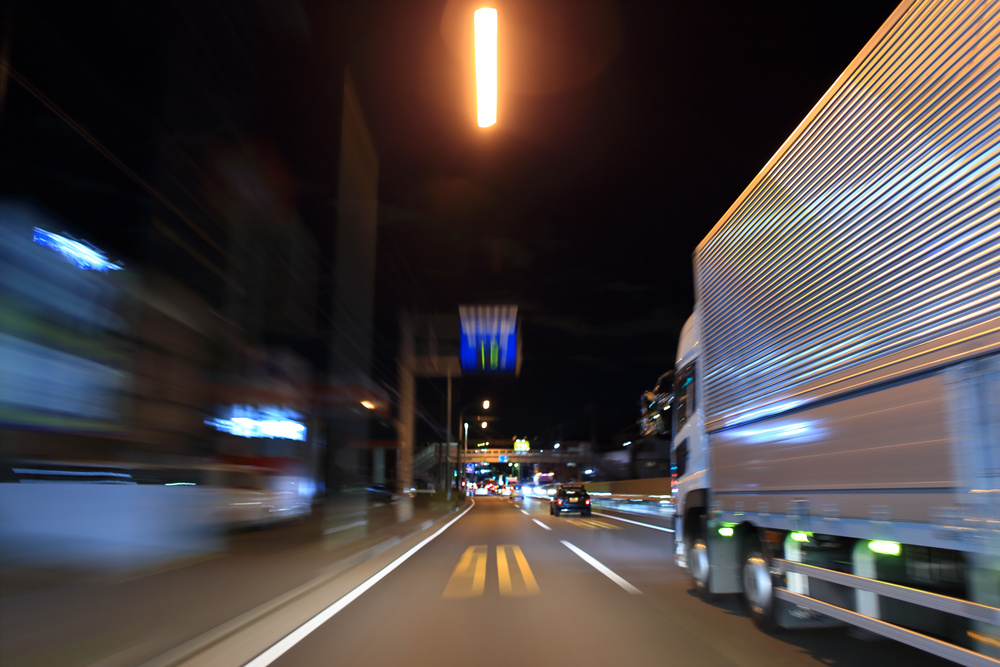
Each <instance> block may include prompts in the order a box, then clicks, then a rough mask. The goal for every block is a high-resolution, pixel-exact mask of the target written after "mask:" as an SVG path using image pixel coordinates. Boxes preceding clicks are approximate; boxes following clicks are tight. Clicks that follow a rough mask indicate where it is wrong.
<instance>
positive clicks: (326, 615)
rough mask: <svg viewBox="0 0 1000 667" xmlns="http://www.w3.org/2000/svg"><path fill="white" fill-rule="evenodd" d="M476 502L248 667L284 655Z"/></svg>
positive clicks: (264, 664)
mask: <svg viewBox="0 0 1000 667" xmlns="http://www.w3.org/2000/svg"><path fill="white" fill-rule="evenodd" d="M475 504H476V503H475V502H473V503H471V504H470V505H469V506H468V507H466V508H465V509H464V510H462V513H461V514H459V515H458V516H456V517H455V518H454V519H452V520H451V521H449V522H448V523H446V524H445V525H443V526H441V528H439V529H438V530H437V531H435V532H434V533H433V534H432V535H429V536H427V537H425V538H424V539H423V540H421V541H420V543H419V544H417V545H415V546H414V547H413V548H412V549H410V550H409V551H407V552H406V553H405V554H403V555H402V556H400V557H399V558H397V559H396V560H394V561H392V562H391V563H389V564H388V565H386V566H385V567H384V568H382V569H381V570H379V571H378V573H376V574H375V575H374V576H373V577H371V578H370V579H368V580H367V581H365V582H364V583H363V584H361V585H360V586H358V587H357V588H355V589H354V590H353V591H351V592H350V593H348V594H347V595H345V596H344V597H342V598H340V599H339V600H337V601H336V602H334V603H333V604H332V605H330V606H329V607H327V608H326V609H324V610H323V611H321V612H320V613H318V614H316V615H315V616H313V617H312V618H311V619H309V620H308V621H307V622H305V623H303V624H302V625H301V626H299V627H298V629H296V630H295V631H294V632H292V633H290V634H289V635H288V636H286V637H285V638H284V639H282V640H281V641H279V642H278V643H277V644H275V645H274V646H272V647H271V648H269V649H267V650H266V651H264V652H263V653H261V654H260V655H259V656H257V657H256V658H254V659H253V660H251V661H250V662H248V663H247V664H246V667H267V665H270V664H271V663H272V662H274V661H275V660H277V659H278V658H280V657H281V656H283V655H284V654H285V652H287V651H288V650H289V649H290V648H292V647H293V646H295V645H296V644H298V643H299V642H300V641H302V640H303V639H305V638H306V637H308V636H309V634H310V633H312V631H313V630H315V629H316V628H318V627H320V626H321V625H323V624H324V623H326V622H327V621H329V620H330V619H331V618H333V617H334V616H336V615H337V614H338V613H339V612H340V611H341V610H342V609H344V608H345V607H347V605H349V604H351V603H352V602H354V601H355V600H357V599H358V598H359V597H361V596H362V595H364V593H365V592H366V591H368V589H369V588H371V587H372V586H374V585H375V584H377V583H378V582H380V581H382V579H383V578H385V577H386V576H387V575H388V574H389V573H390V572H392V571H393V570H395V569H396V568H397V567H399V566H400V565H402V564H403V563H405V562H406V561H407V560H409V558H410V556H412V555H413V554H415V553H417V552H418V551H420V550H421V549H423V548H424V547H425V546H427V545H428V544H430V542H431V541H432V540H434V539H435V538H437V536H438V535H440V534H441V533H443V532H444V531H446V530H448V529H449V528H451V525H452V524H453V523H455V522H456V521H458V520H459V519H461V518H462V517H463V516H465V514H466V513H467V512H468V511H469V510H471V509H472V508H473V507H474V506H475Z"/></svg>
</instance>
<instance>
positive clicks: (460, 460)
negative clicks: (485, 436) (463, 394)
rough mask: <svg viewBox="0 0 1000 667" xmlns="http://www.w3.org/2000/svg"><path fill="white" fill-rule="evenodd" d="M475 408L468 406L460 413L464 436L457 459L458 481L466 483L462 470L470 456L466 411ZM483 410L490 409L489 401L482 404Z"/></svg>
mask: <svg viewBox="0 0 1000 667" xmlns="http://www.w3.org/2000/svg"><path fill="white" fill-rule="evenodd" d="M474 407H476V406H475V405H467V406H465V407H464V408H462V409H461V410H460V411H459V413H458V428H459V432H460V433H461V434H462V447H460V448H459V449H458V452H457V453H456V457H455V458H457V459H458V470H459V476H458V479H459V480H462V481H465V472H464V470H463V469H462V465H463V463H464V460H466V459H468V456H469V424H468V423H467V422H466V421H465V411H466V410H468V409H469V408H474ZM482 408H483V410H489V409H490V402H489V399H487V400H485V401H483V402H482ZM463 450H464V456H463ZM466 488H468V485H466Z"/></svg>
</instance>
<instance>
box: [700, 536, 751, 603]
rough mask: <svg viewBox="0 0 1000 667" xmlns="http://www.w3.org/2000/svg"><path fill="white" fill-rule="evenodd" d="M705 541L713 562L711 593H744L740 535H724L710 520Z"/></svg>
mask: <svg viewBox="0 0 1000 667" xmlns="http://www.w3.org/2000/svg"><path fill="white" fill-rule="evenodd" d="M705 543H706V544H707V545H708V559H709V562H710V563H711V564H712V574H711V576H710V577H709V579H708V584H709V585H708V591H709V593H712V594H716V593H718V594H728V593H742V592H743V580H742V578H741V576H740V556H741V554H740V551H741V550H740V540H739V537H737V536H736V535H731V536H729V537H723V536H722V535H720V534H719V530H718V526H716V525H713V522H711V521H710V522H709V524H708V535H707V536H706V537H705Z"/></svg>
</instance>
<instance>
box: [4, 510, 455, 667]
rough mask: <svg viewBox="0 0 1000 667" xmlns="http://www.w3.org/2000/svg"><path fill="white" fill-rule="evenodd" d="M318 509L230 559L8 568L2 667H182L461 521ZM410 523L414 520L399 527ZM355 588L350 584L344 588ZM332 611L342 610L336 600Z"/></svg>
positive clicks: (244, 538) (237, 542)
mask: <svg viewBox="0 0 1000 667" xmlns="http://www.w3.org/2000/svg"><path fill="white" fill-rule="evenodd" d="M407 514H409V512H407V511H406V508H405V506H400V505H398V504H396V503H393V504H390V505H386V506H373V507H367V508H364V511H362V512H360V513H359V512H358V508H357V507H355V508H353V509H350V510H344V509H343V508H328V507H319V508H317V509H316V511H314V513H313V515H312V516H310V517H309V519H307V520H305V521H302V522H300V523H298V524H293V525H288V526H281V527H275V528H272V529H266V530H262V531H257V532H251V533H246V534H239V535H235V536H233V537H232V538H231V539H230V540H229V548H228V549H227V550H226V551H225V552H223V553H219V554H212V555H207V556H205V557H203V558H200V559H197V560H195V561H193V562H187V563H178V564H175V565H174V566H172V567H169V568H162V569H160V570H157V571H151V572H139V573H137V572H129V573H123V572H114V573H107V572H105V573H95V572H79V571H77V572H72V571H67V570H65V569H64V570H61V571H53V570H41V569H32V568H28V567H23V566H21V567H12V566H4V567H3V568H0V655H2V656H3V663H4V665H12V666H13V665H17V666H22V665H23V666H26V667H27V666H31V667H47V666H49V665H52V666H56V665H59V666H68V665H97V666H99V667H117V666H124V665H142V664H149V665H150V666H151V667H152V666H153V665H156V666H161V667H166V666H168V665H175V664H179V663H180V662H181V661H183V660H185V659H187V658H190V657H192V656H193V655H195V654H197V653H198V652H200V651H202V650H204V649H205V648H207V647H209V646H212V645H213V644H216V643H218V642H220V641H221V640H223V639H225V638H226V637H227V636H230V635H232V634H233V633H236V632H237V631H239V630H240V629H241V628H243V627H245V626H248V625H249V624H251V623H254V622H255V621H256V620H258V619H260V618H261V617H263V616H265V615H267V614H270V613H272V612H274V611H275V610H276V609H279V608H281V607H285V606H288V605H290V604H291V603H292V602H294V601H295V600H296V599H298V598H301V597H303V596H306V595H309V594H310V593H312V594H313V595H315V593H314V591H316V590H318V589H319V588H320V587H323V591H325V592H330V593H329V594H331V595H335V594H336V593H334V592H332V591H335V590H336V585H335V583H331V582H336V581H337V580H338V579H342V578H343V579H345V581H350V580H352V577H350V576H349V575H350V573H351V571H352V570H354V569H357V568H358V567H359V566H361V565H363V564H365V563H367V562H368V561H370V560H372V559H374V558H376V557H378V556H380V555H381V554H384V553H385V552H387V551H392V550H402V549H403V548H405V547H407V546H408V542H412V541H414V540H415V539H416V537H417V535H418V534H422V533H428V534H429V533H430V532H432V529H433V528H436V527H439V526H440V525H443V524H444V523H445V521H446V520H449V519H451V518H453V517H455V516H457V515H458V512H457V511H456V510H453V509H449V508H445V507H438V506H434V505H431V504H430V503H414V504H413V505H412V516H410V517H409V518H405V516H406V515H407ZM401 518H405V520H400V519H401ZM345 585H346V584H345ZM330 601H331V602H332V601H333V600H330Z"/></svg>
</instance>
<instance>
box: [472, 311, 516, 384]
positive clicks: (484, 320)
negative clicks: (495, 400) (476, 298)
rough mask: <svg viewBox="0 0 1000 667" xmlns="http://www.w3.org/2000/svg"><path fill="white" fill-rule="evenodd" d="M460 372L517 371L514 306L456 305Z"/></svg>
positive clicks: (511, 372) (506, 372)
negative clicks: (458, 322) (459, 343)
mask: <svg viewBox="0 0 1000 667" xmlns="http://www.w3.org/2000/svg"><path fill="white" fill-rule="evenodd" d="M458 315H459V320H460V323H461V332H462V336H461V347H460V349H459V359H460V361H461V365H462V372H463V373H497V374H511V375H517V373H518V371H519V368H518V366H519V364H518V356H519V352H520V350H519V340H518V335H517V334H518V330H517V306H459V307H458Z"/></svg>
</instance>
